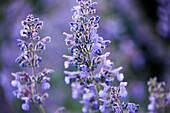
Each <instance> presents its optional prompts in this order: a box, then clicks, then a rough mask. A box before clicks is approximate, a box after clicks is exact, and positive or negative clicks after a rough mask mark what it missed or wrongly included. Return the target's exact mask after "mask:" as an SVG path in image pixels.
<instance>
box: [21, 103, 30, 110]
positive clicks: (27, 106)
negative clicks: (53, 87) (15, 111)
mask: <svg viewBox="0 0 170 113" xmlns="http://www.w3.org/2000/svg"><path fill="white" fill-rule="evenodd" d="M22 109H23V110H24V111H28V110H29V109H30V106H29V104H27V103H23V104H22Z"/></svg>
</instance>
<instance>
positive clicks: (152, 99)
mask: <svg viewBox="0 0 170 113" xmlns="http://www.w3.org/2000/svg"><path fill="white" fill-rule="evenodd" d="M149 101H150V102H151V103H150V104H149V105H148V110H149V111H154V110H155V104H156V101H155V97H154V96H150V97H149Z"/></svg>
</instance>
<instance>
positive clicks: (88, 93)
mask: <svg viewBox="0 0 170 113" xmlns="http://www.w3.org/2000/svg"><path fill="white" fill-rule="evenodd" d="M84 90H85V93H84V94H83V97H82V99H83V100H82V101H80V103H81V104H83V105H84V106H83V108H82V112H83V113H87V112H88V107H89V102H90V100H91V98H92V97H93V96H95V94H94V91H93V90H90V89H87V88H84Z"/></svg>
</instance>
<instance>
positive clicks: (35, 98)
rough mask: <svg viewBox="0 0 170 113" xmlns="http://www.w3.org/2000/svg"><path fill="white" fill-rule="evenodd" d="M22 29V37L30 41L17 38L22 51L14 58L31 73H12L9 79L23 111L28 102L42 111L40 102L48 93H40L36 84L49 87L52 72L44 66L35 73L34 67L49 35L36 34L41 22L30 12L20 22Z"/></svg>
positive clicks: (27, 108) (39, 60) (44, 87)
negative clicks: (21, 101)
mask: <svg viewBox="0 0 170 113" xmlns="http://www.w3.org/2000/svg"><path fill="white" fill-rule="evenodd" d="M21 23H22V25H23V29H22V30H21V31H20V34H21V36H22V37H24V38H27V39H28V40H29V41H30V42H26V41H24V40H21V39H18V41H19V44H18V46H19V47H20V49H21V51H22V53H21V55H20V56H19V57H18V58H17V59H16V62H17V63H19V65H20V66H21V67H30V68H32V74H28V73H26V72H24V71H23V72H16V73H12V76H14V78H15V79H14V80H12V81H11V85H12V86H13V87H16V88H17V90H15V91H14V92H13V93H14V95H15V96H16V97H17V98H20V99H21V100H23V101H25V103H23V104H22V109H23V110H25V111H28V110H29V103H35V104H37V105H38V106H39V108H40V111H41V112H44V110H43V107H42V104H43V101H44V99H46V98H47V97H48V93H44V94H43V95H41V94H40V93H39V92H38V84H41V87H42V89H43V90H47V89H49V88H50V84H49V83H48V82H49V81H50V76H51V75H52V73H53V72H54V71H53V70H52V69H47V68H45V69H44V70H43V71H42V72H40V73H38V74H37V75H36V74H35V67H39V63H40V62H41V60H42V58H41V57H40V56H38V54H37V53H38V52H42V50H45V48H46V46H45V43H46V42H50V41H51V38H50V37H49V36H47V37H45V38H43V39H40V36H38V29H41V28H42V25H43V22H42V21H39V18H34V16H33V15H32V14H30V15H28V16H27V18H26V20H24V21H22V22H21Z"/></svg>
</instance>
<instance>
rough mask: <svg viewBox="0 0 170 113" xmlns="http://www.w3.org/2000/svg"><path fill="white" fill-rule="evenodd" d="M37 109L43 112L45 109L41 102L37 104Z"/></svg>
mask: <svg viewBox="0 0 170 113" xmlns="http://www.w3.org/2000/svg"><path fill="white" fill-rule="evenodd" d="M38 109H39V110H40V112H41V113H45V110H44V108H43V106H42V104H38Z"/></svg>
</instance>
